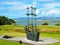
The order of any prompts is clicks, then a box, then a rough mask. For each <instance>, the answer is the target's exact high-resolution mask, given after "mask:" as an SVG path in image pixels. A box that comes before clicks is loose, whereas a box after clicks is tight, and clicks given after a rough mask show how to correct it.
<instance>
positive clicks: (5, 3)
mask: <svg viewBox="0 0 60 45" xmlns="http://www.w3.org/2000/svg"><path fill="white" fill-rule="evenodd" d="M0 4H3V5H22V4H23V3H22V2H0Z"/></svg>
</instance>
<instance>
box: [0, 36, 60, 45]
mask: <svg viewBox="0 0 60 45" xmlns="http://www.w3.org/2000/svg"><path fill="white" fill-rule="evenodd" d="M2 37H3V36H0V39H3V40H12V41H22V42H24V43H28V44H34V45H44V44H52V43H57V42H60V41H59V40H57V39H53V38H47V37H40V41H38V42H35V41H31V40H27V39H26V38H25V37H18V38H16V37H15V38H9V39H5V38H2Z"/></svg>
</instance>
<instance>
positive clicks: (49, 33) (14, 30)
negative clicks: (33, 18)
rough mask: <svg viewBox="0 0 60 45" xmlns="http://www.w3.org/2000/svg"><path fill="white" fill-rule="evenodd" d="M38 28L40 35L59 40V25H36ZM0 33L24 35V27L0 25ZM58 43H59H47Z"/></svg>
mask: <svg viewBox="0 0 60 45" xmlns="http://www.w3.org/2000/svg"><path fill="white" fill-rule="evenodd" d="M38 28H40V31H41V33H40V35H41V36H42V37H51V38H56V39H59V40H60V26H38ZM0 35H9V36H14V37H18V36H19V37H23V36H24V37H25V36H26V35H25V33H24V29H23V27H22V26H14V25H4V26H0ZM49 45H60V43H56V44H49Z"/></svg>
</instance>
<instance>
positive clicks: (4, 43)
mask: <svg viewBox="0 0 60 45" xmlns="http://www.w3.org/2000/svg"><path fill="white" fill-rule="evenodd" d="M0 45H21V44H19V42H14V41H6V40H0ZM22 45H24V44H22Z"/></svg>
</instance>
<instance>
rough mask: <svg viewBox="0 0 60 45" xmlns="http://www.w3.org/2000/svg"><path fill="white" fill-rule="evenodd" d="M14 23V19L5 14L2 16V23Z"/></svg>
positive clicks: (0, 21) (0, 20) (0, 22)
mask: <svg viewBox="0 0 60 45" xmlns="http://www.w3.org/2000/svg"><path fill="white" fill-rule="evenodd" d="M13 23H15V21H14V20H13V19H9V18H8V17H5V16H0V25H11V24H13Z"/></svg>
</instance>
